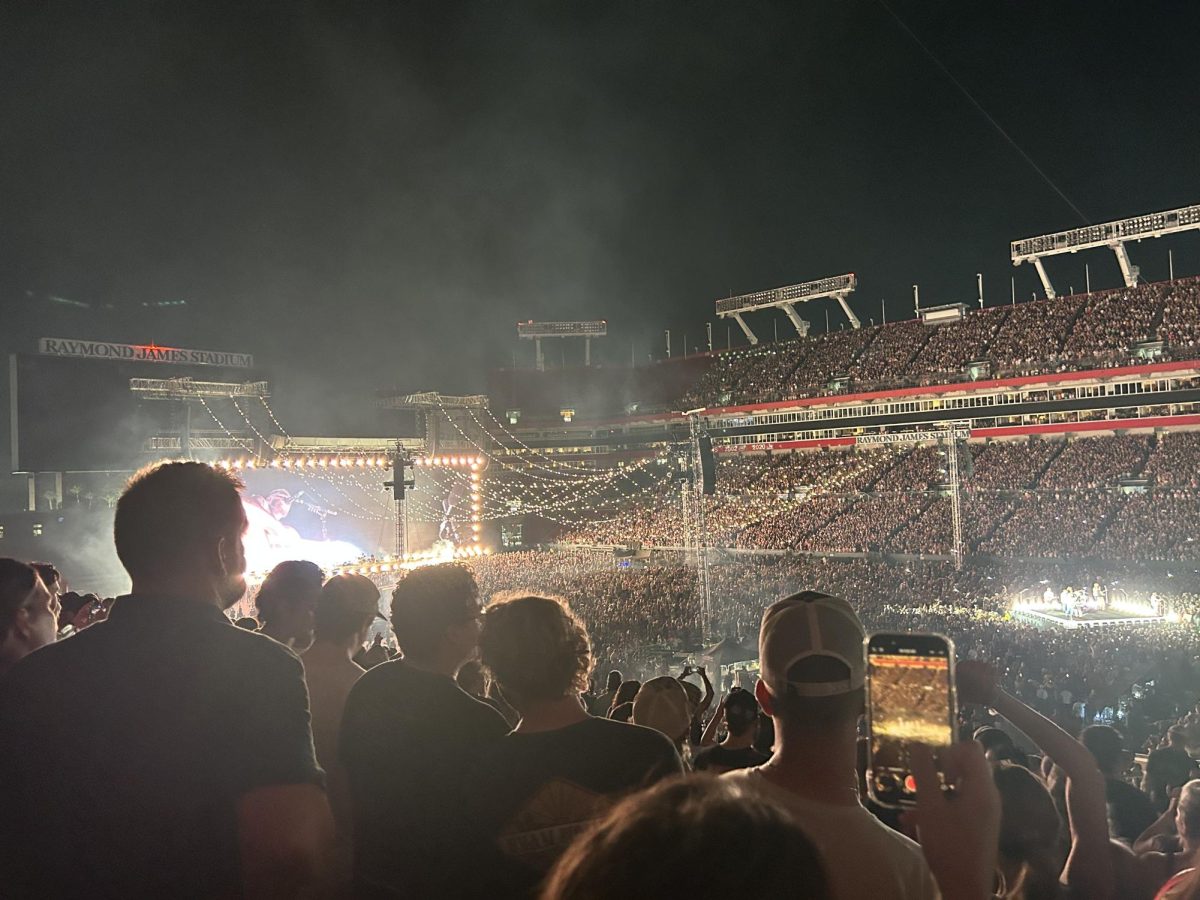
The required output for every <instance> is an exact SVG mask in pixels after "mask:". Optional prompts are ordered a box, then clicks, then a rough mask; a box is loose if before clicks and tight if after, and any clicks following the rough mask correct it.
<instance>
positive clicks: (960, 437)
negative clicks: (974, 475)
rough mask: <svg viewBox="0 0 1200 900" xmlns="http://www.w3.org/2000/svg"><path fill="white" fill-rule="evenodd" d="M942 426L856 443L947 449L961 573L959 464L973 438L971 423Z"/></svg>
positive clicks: (957, 565) (954, 556) (954, 551)
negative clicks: (964, 446) (961, 447)
mask: <svg viewBox="0 0 1200 900" xmlns="http://www.w3.org/2000/svg"><path fill="white" fill-rule="evenodd" d="M938 424H939V427H937V428H934V429H927V430H923V431H900V432H885V433H881V434H863V435H859V436H858V437H857V438H856V439H855V441H854V443H855V444H856V445H857V446H860V447H861V446H866V445H874V446H878V445H882V444H920V443H922V442H925V441H937V442H938V443H943V444H944V445H945V447H946V475H947V477H948V478H949V481H950V523H951V529H952V531H953V535H952V541H953V543H952V546H951V548H950V556H951V558H952V559H953V560H954V568H955V569H956V570H958V571H961V570H962V567H963V553H964V545H963V522H962V469H961V466H960V464H959V458H958V454H959V452H960V450H959V445H960V444H962V443H964V442H965V441H966V440H967V439H968V438H970V436H971V427H970V423H969V422H965V421H960V422H941V423H938Z"/></svg>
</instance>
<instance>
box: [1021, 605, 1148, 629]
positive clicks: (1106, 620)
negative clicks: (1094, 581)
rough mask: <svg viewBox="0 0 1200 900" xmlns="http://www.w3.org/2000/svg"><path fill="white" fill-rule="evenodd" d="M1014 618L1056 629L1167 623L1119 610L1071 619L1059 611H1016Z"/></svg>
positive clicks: (1095, 612)
mask: <svg viewBox="0 0 1200 900" xmlns="http://www.w3.org/2000/svg"><path fill="white" fill-rule="evenodd" d="M1013 616H1014V617H1016V618H1018V619H1024V620H1025V621H1027V622H1030V623H1031V624H1034V625H1047V626H1051V627H1054V628H1100V627H1103V626H1106V625H1145V624H1147V623H1150V622H1165V621H1166V619H1165V618H1163V617H1162V616H1147V615H1140V614H1138V613H1130V612H1122V611H1121V610H1119V609H1098V610H1095V611H1093V612H1088V613H1084V614H1083V615H1082V616H1075V617H1071V616H1068V615H1067V614H1066V613H1064V612H1063V611H1062V610H1059V609H1028V608H1026V609H1014V610H1013Z"/></svg>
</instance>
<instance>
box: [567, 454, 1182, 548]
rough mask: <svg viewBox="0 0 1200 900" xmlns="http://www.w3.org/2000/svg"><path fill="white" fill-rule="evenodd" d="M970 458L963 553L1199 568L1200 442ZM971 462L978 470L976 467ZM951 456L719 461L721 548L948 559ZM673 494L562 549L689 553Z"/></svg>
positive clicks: (653, 497) (662, 491) (643, 498)
mask: <svg viewBox="0 0 1200 900" xmlns="http://www.w3.org/2000/svg"><path fill="white" fill-rule="evenodd" d="M960 453H963V454H965V455H964V456H963V457H960V458H961V459H962V460H963V462H964V467H965V469H966V471H965V474H964V476H963V480H962V485H963V488H962V490H963V521H964V536H965V542H966V545H967V546H966V549H967V551H968V552H978V553H980V554H983V555H989V556H999V557H1040V558H1062V557H1082V558H1091V557H1104V558H1111V559H1124V560H1139V559H1195V558H1200V550H1198V542H1197V541H1195V540H1194V539H1193V536H1194V535H1196V534H1198V533H1200V489H1198V488H1197V474H1196V473H1197V465H1198V464H1200V434H1196V433H1188V432H1183V433H1165V434H1160V435H1157V436H1155V437H1150V436H1144V435H1127V434H1110V435H1104V436H1098V437H1076V438H1071V439H1066V438H1063V437H1037V438H1034V439H1018V440H1006V441H992V442H990V443H971V444H967V445H965V447H964V448H963V449H961V450H960ZM966 455H969V457H970V460H969V461H967V459H966ZM946 464H947V463H946V450H945V448H944V447H943V446H933V445H927V446H920V447H915V448H907V449H899V450H897V449H893V448H881V449H880V448H864V449H853V448H850V449H834V450H818V451H802V452H796V453H783V454H775V455H770V454H763V453H759V454H753V455H751V454H744V455H726V456H723V457H722V458H721V460H720V462H719V464H718V485H719V492H718V494H717V496H715V497H711V498H707V499H706V504H707V510H708V525H709V531H710V536H711V540H712V542H713V543H714V544H715V545H718V546H737V547H741V548H744V549H773V550H798V551H803V552H807V553H863V552H885V553H899V554H933V555H945V554H947V553H949V552H950V549H951V540H952V538H951V514H950V501H949V499H948V491H947V486H946V484H947V474H946ZM682 538H683V519H682V513H681V505H680V502H679V496H678V488H677V486H676V482H672V481H670V480H669V479H666V478H664V479H663V480H662V481H660V482H659V484H658V487H657V489H656V490H655V491H653V492H650V493H640V494H634V495H632V496H631V497H629V498H628V500H627V502H626V504H625V506H624V507H623V508H622V509H621V511H620V513H619V514H618V515H617V516H616V517H615V518H609V520H607V521H605V522H603V523H602V524H599V525H596V526H592V525H589V524H586V523H583V524H580V525H578V526H576V527H575V528H573V529H572V530H571V531H570V532H569V533H567V534H566V535H565V536H564V537H563V542H564V543H600V544H606V543H611V544H629V543H634V542H637V543H641V544H644V545H658V546H680V545H681V544H682Z"/></svg>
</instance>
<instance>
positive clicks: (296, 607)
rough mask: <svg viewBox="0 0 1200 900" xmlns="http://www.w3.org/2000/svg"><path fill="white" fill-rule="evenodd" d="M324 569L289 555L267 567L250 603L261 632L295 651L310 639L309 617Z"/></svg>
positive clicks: (314, 606) (299, 649)
mask: <svg viewBox="0 0 1200 900" xmlns="http://www.w3.org/2000/svg"><path fill="white" fill-rule="evenodd" d="M324 581H325V573H324V572H322V571H321V569H320V567H318V566H317V564H316V563H311V562H307V561H305V560H296V559H290V560H287V561H286V562H281V563H280V564H279V565H277V566H276V567H275V568H273V569H272V570H271V574H269V575H268V576H267V577H266V579H265V580H264V581H263V583H262V584H261V585H260V586H259V588H258V594H257V595H256V596H255V598H254V605H255V606H256V607H257V609H258V620H259V621H260V622H262V629H261V630H262V633H263V634H265V635H266V636H267V637H269V638H274V639H275V640H277V641H279V643H281V644H283V645H284V646H285V647H291V648H292V649H293V650H295V651H296V652H297V653H300V652H302V651H303V650H305V649H307V647H308V645H309V644H311V643H312V641H313V619H314V617H315V616H316V611H317V598H318V597H320V596H321V585H322V583H324Z"/></svg>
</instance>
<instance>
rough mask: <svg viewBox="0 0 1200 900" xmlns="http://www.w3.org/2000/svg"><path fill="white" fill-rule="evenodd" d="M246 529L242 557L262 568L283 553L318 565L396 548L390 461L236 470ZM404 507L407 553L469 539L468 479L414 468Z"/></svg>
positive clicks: (471, 537)
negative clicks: (368, 465)
mask: <svg viewBox="0 0 1200 900" xmlns="http://www.w3.org/2000/svg"><path fill="white" fill-rule="evenodd" d="M238 474H239V475H240V477H241V478H242V480H243V481H244V482H245V484H246V490H245V493H244V498H243V505H244V506H245V508H246V518H247V520H248V522H249V525H250V527H249V529H248V531H247V533H246V540H245V546H246V557H247V564H248V567H249V569H250V570H251V571H255V572H263V571H266V570H268V569H270V568H271V567H272V566H274V565H275V564H276V563H279V562H282V561H283V560H286V559H307V560H311V561H312V562H315V563H317V564H318V565H320V566H322V567H323V568H327V569H328V568H331V567H333V566H338V565H342V564H344V563H349V562H353V561H355V560H357V559H360V558H362V557H369V556H373V557H376V558H378V557H382V556H390V555H392V554H394V553H395V552H396V532H397V527H398V524H399V523H398V521H397V517H398V514H397V508H396V503H395V501H394V500H393V498H392V492H391V490H390V489H387V488H385V487H384V486H383V482H384V481H385V480H388V479H390V478H391V470H389V469H367V470H365V471H364V470H361V469H355V470H353V471H352V472H348V471H344V470H330V469H328V468H325V469H318V470H315V471H313V470H310V469H304V470H302V471H297V470H295V469H291V470H287V469H279V468H274V467H267V468H260V467H256V468H255V469H253V470H247V469H244V468H243V469H241V470H239V473H238ZM415 479H416V486H415V487H413V488H411V489H409V491H408V492H407V497H406V500H407V502H406V504H405V509H404V516H405V523H404V524H405V528H406V533H407V548H406V552H408V553H424V552H428V551H435V552H444V553H446V554H447V555H449V554H451V553H452V552H453V551H454V550H455V549H456V548H458V547H460V546H465V545H470V544H471V543H473V542H474V534H475V532H474V528H473V526H474V523H473V521H472V514H473V510H472V509H471V492H470V487H469V482H468V481H467V480H466V479H465V478H464V477H463V476H462V475H461V474H456V473H454V472H451V471H448V470H437V469H418V470H417V471H416V472H415Z"/></svg>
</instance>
